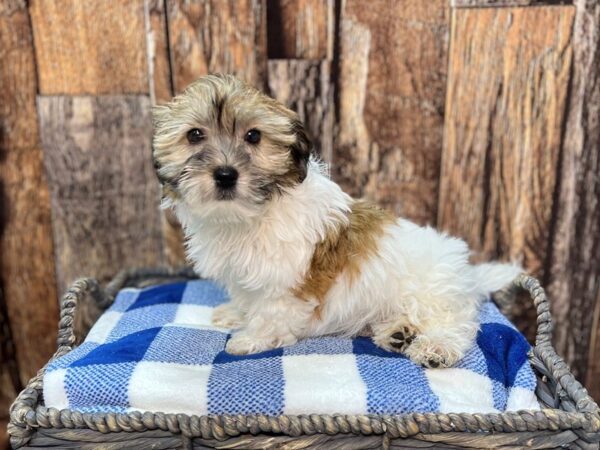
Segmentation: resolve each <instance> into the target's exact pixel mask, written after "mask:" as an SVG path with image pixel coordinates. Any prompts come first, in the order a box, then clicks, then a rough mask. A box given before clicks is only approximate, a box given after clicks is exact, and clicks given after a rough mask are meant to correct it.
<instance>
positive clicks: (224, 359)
mask: <svg viewBox="0 0 600 450" xmlns="http://www.w3.org/2000/svg"><path fill="white" fill-rule="evenodd" d="M229 337H230V336H228V339H229ZM281 356H283V349H282V348H276V349H273V350H267V351H266V352H260V353H252V354H250V355H232V354H231V353H227V352H226V351H225V350H223V351H222V352H219V353H218V354H217V355H216V356H215V359H214V361H213V364H227V363H232V362H236V361H250V360H253V359H268V358H276V357H281Z"/></svg>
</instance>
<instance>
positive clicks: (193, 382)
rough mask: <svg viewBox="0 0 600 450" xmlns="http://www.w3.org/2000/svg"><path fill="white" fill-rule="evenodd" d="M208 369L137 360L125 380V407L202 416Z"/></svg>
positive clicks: (205, 399) (201, 366)
mask: <svg viewBox="0 0 600 450" xmlns="http://www.w3.org/2000/svg"><path fill="white" fill-rule="evenodd" d="M211 369H212V365H187V364H174V363H162V362H149V361H140V362H139V363H138V364H137V365H136V367H135V369H134V371H133V374H132V375H131V380H130V381H129V404H130V406H131V408H132V409H139V410H142V411H161V412H165V413H183V414H197V415H201V414H206V413H207V403H208V401H207V393H208V377H209V376H210V372H211ZM149 393H151V395H148V394H149Z"/></svg>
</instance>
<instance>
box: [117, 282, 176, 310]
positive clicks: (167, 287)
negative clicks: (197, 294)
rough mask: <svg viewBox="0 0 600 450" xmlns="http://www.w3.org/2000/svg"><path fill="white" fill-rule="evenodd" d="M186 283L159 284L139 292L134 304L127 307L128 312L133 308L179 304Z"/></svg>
mask: <svg viewBox="0 0 600 450" xmlns="http://www.w3.org/2000/svg"><path fill="white" fill-rule="evenodd" d="M185 287H186V283H173V284H161V285H159V286H154V287H151V288H146V289H143V290H142V291H140V294H139V296H138V298H137V299H136V301H135V303H133V304H132V305H131V306H130V307H129V311H131V310H132V309H135V308H144V307H146V306H153V305H160V304H164V303H181V297H182V296H183V291H184V290H185Z"/></svg>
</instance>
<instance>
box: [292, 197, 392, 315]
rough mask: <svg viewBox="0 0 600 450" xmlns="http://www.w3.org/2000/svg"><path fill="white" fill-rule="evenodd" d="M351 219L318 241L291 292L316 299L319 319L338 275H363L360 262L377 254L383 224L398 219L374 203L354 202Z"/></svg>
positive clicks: (354, 276)
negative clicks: (300, 279) (301, 275)
mask: <svg viewBox="0 0 600 450" xmlns="http://www.w3.org/2000/svg"><path fill="white" fill-rule="evenodd" d="M348 221H349V223H348V224H347V225H345V226H342V227H340V228H337V229H334V230H331V232H330V233H328V234H327V236H326V237H325V239H323V240H322V241H321V242H319V243H318V244H317V246H316V248H315V252H314V253H313V257H312V260H311V263H310V267H309V269H308V272H307V274H306V277H305V279H304V282H303V283H302V284H301V285H300V286H298V287H296V288H294V289H293V291H292V292H293V294H294V295H295V296H297V297H298V298H300V299H303V300H308V299H311V298H315V299H317V301H318V302H319V305H318V306H317V308H316V309H315V315H316V317H317V318H319V317H320V314H321V310H322V308H323V305H324V302H325V296H326V295H327V292H328V291H329V289H331V287H332V286H333V284H334V283H335V281H336V279H337V277H338V276H339V275H340V274H342V273H347V274H348V275H349V276H350V279H351V280H353V279H355V278H356V277H357V276H358V275H359V274H360V265H361V263H362V262H364V261H365V260H366V259H367V258H369V257H370V256H373V255H374V254H375V253H376V251H377V244H378V241H379V238H380V237H381V236H382V235H383V230H384V227H385V226H386V225H388V224H391V223H393V222H394V221H395V218H394V217H393V216H392V215H391V214H390V213H389V212H387V211H385V210H382V209H380V208H378V207H376V206H374V205H371V204H369V203H366V202H364V201H355V202H354V203H353V204H352V210H351V211H350V213H349V214H348Z"/></svg>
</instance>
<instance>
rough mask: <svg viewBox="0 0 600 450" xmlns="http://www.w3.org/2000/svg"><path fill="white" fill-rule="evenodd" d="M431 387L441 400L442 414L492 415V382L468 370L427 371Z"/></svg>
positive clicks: (494, 410)
mask: <svg viewBox="0 0 600 450" xmlns="http://www.w3.org/2000/svg"><path fill="white" fill-rule="evenodd" d="M425 376H426V377H427V381H429V386H430V387H431V390H432V391H433V393H434V394H436V395H437V396H438V398H439V400H440V412H442V413H450V412H453V413H491V412H498V410H497V409H495V408H494V397H493V393H492V380H490V379H489V378H488V377H486V376H483V375H479V374H478V373H475V372H472V371H470V370H467V369H427V370H425Z"/></svg>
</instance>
